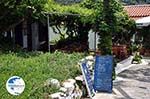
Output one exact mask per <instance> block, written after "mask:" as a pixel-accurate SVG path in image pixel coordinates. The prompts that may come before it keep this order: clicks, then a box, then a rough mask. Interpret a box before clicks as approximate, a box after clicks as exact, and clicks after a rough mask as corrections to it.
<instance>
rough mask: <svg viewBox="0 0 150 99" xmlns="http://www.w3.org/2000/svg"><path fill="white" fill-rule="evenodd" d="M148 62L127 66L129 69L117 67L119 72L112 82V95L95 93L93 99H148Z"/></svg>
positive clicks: (149, 75)
mask: <svg viewBox="0 0 150 99" xmlns="http://www.w3.org/2000/svg"><path fill="white" fill-rule="evenodd" d="M149 60H150V59H147V60H146V61H144V62H145V63H144V64H134V65H131V66H130V65H128V66H127V67H129V68H126V67H123V66H122V68H121V67H119V69H121V70H120V71H121V72H118V76H117V80H116V81H114V86H113V87H114V88H113V93H112V94H108V93H97V94H96V95H95V96H94V97H93V99H150V65H148V62H149ZM126 62H127V61H126ZM122 64H123V63H122ZM120 66H121V65H120ZM123 68H125V69H123ZM119 69H118V70H119Z"/></svg>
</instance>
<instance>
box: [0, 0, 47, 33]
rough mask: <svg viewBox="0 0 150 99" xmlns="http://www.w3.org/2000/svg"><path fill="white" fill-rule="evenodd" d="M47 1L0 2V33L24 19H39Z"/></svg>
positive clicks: (11, 0) (9, 0) (16, 0)
mask: <svg viewBox="0 0 150 99" xmlns="http://www.w3.org/2000/svg"><path fill="white" fill-rule="evenodd" d="M46 1H47V0H1V1H0V31H6V30H9V29H10V28H12V27H14V26H15V25H16V24H18V23H20V22H22V21H23V20H24V19H25V18H29V17H32V18H35V19H37V18H40V17H41V13H42V11H43V8H44V5H45V3H46Z"/></svg>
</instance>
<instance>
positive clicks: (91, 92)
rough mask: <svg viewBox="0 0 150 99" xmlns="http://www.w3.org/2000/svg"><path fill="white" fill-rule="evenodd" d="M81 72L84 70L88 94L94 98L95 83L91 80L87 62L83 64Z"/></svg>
mask: <svg viewBox="0 0 150 99" xmlns="http://www.w3.org/2000/svg"><path fill="white" fill-rule="evenodd" d="M81 70H82V74H83V76H84V80H85V83H86V87H87V91H88V94H89V96H90V97H91V98H92V97H93V95H94V87H93V81H92V79H91V75H90V71H89V69H88V67H87V64H86V62H85V63H82V64H81Z"/></svg>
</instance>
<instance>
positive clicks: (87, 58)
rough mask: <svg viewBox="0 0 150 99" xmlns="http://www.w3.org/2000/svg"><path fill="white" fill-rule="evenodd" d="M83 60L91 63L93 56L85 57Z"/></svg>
mask: <svg viewBox="0 0 150 99" xmlns="http://www.w3.org/2000/svg"><path fill="white" fill-rule="evenodd" d="M85 59H86V60H91V61H93V60H94V57H93V56H87V57H85Z"/></svg>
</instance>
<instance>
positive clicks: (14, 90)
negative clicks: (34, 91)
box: [6, 76, 25, 95]
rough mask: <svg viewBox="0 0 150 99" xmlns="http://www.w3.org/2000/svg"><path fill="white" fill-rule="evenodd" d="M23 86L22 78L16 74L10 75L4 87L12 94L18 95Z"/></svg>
mask: <svg viewBox="0 0 150 99" xmlns="http://www.w3.org/2000/svg"><path fill="white" fill-rule="evenodd" d="M24 88H25V83H24V80H23V79H22V78H21V77H18V76H12V77H10V78H9V79H8V80H7V82H6V89H7V91H8V92H9V93H10V94H12V95H20V94H21V93H22V92H23V91H24Z"/></svg>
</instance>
